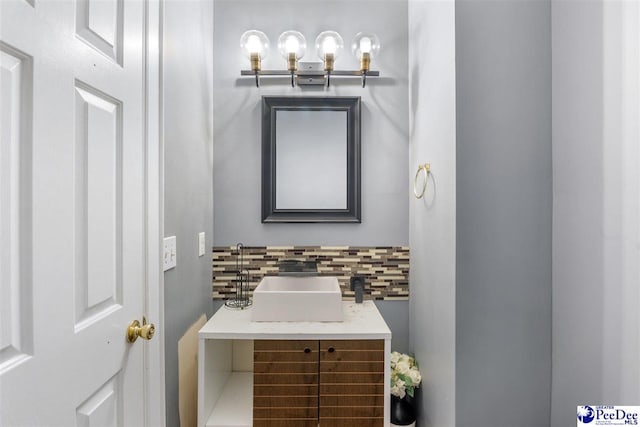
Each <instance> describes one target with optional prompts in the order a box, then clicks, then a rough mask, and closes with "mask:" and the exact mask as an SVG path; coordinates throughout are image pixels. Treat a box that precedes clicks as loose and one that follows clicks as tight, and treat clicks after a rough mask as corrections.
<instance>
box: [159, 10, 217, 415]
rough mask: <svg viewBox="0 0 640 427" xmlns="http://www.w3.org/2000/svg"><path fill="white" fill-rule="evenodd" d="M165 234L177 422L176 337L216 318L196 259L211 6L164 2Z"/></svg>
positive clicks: (207, 158) (203, 204) (206, 225)
mask: <svg viewBox="0 0 640 427" xmlns="http://www.w3.org/2000/svg"><path fill="white" fill-rule="evenodd" d="M164 6H165V7H164V28H163V31H164V38H163V44H164V46H163V52H162V54H163V72H164V76H163V77H164V78H163V81H164V86H163V92H164V93H163V96H164V99H163V105H164V118H163V119H164V129H163V132H164V160H165V164H164V190H165V193H164V208H165V210H164V220H165V222H164V231H165V236H173V235H175V236H177V243H178V248H177V251H178V260H177V267H176V268H175V269H172V270H169V271H167V272H166V273H165V276H164V304H165V307H164V325H165V329H166V330H165V377H166V405H167V406H166V412H167V426H169V427H173V426H178V425H179V418H178V417H179V414H178V340H179V339H180V337H182V335H183V334H184V333H185V331H186V330H187V329H188V328H189V326H191V324H193V322H195V321H196V320H197V318H198V317H199V316H200V315H201V314H202V313H206V314H207V315H211V310H212V304H211V254H210V251H207V252H206V253H205V255H204V256H202V257H198V252H197V248H198V245H197V236H198V233H199V232H201V231H205V232H206V233H207V234H206V236H207V239H206V247H207V248H211V246H212V242H211V222H212V209H213V207H212V205H213V194H212V185H211V176H212V153H213V140H212V137H213V132H212V106H211V103H212V99H211V94H212V88H211V84H212V81H211V80H212V72H211V69H212V42H213V3H212V1H211V0H209V1H203V0H198V1H177V0H168V1H165V4H164Z"/></svg>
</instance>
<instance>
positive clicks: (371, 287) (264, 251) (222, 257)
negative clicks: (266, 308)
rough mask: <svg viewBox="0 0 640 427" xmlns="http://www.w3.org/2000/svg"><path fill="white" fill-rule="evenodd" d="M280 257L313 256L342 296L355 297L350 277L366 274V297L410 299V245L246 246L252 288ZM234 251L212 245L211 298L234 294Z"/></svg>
mask: <svg viewBox="0 0 640 427" xmlns="http://www.w3.org/2000/svg"><path fill="white" fill-rule="evenodd" d="M283 259H299V260H312V259H315V260H316V261H317V263H318V274H319V275H322V276H336V277H337V278H338V282H339V283H340V287H341V289H342V297H343V299H345V300H350V299H353V298H354V293H353V292H352V291H350V290H349V278H350V277H351V276H355V275H359V276H364V277H365V282H366V284H367V286H366V289H365V299H375V300H407V299H409V247H407V246H266V247H265V246H245V247H244V266H245V268H246V269H247V270H249V274H250V276H251V282H250V288H251V290H252V291H253V289H255V287H256V286H258V283H260V280H261V279H262V278H263V277H264V276H275V275H277V274H278V262H279V261H280V260H283ZM236 260H237V253H236V247H235V246H215V247H214V248H213V298H214V299H223V300H224V299H227V298H230V297H233V296H235V284H234V282H233V281H234V279H235V277H236Z"/></svg>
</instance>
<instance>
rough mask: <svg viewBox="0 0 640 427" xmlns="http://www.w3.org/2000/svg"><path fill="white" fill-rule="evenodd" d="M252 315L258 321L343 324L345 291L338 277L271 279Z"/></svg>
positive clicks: (261, 288) (261, 289)
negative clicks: (343, 297) (341, 289)
mask: <svg viewBox="0 0 640 427" xmlns="http://www.w3.org/2000/svg"><path fill="white" fill-rule="evenodd" d="M251 312H252V313H251V320H252V321H254V322H342V320H343V314H342V292H341V291H340V285H339V284H338V279H337V278H335V277H315V276H314V277H282V276H267V277H265V278H263V279H262V280H261V281H260V283H259V284H258V287H257V288H256V290H255V291H254V292H253V308H252V310H251Z"/></svg>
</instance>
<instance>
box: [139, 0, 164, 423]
mask: <svg viewBox="0 0 640 427" xmlns="http://www.w3.org/2000/svg"><path fill="white" fill-rule="evenodd" d="M163 3H164V0H147V2H146V13H145V17H146V22H145V31H146V35H147V37H146V44H147V45H146V47H145V52H146V61H145V74H146V79H145V80H146V87H145V88H144V90H145V102H146V113H147V123H146V140H147V144H146V146H147V171H146V176H147V266H146V272H147V281H146V282H147V290H146V293H147V295H146V297H147V298H146V304H147V307H146V309H145V311H146V313H147V317H148V318H149V319H150V321H151V322H153V323H154V324H155V325H156V336H155V337H154V339H152V340H151V341H149V342H147V343H146V344H147V345H146V346H145V392H144V395H145V399H146V402H145V425H146V426H148V427H156V426H158V427H164V426H165V424H166V413H165V376H164V371H165V370H164V336H165V334H164V273H163V272H162V266H161V262H160V260H161V259H162V236H163V235H164V225H163V224H164V166H163V165H164V154H163V153H164V148H163V146H164V143H163V139H162V125H163V120H162V113H163V108H162V89H161V87H162V72H161V70H162V68H161V64H162V21H163Z"/></svg>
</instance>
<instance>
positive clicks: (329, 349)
mask: <svg viewBox="0 0 640 427" xmlns="http://www.w3.org/2000/svg"><path fill="white" fill-rule="evenodd" d="M328 351H329V353H333V352H334V351H336V349H335V348H333V347H329V348H328Z"/></svg>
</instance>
